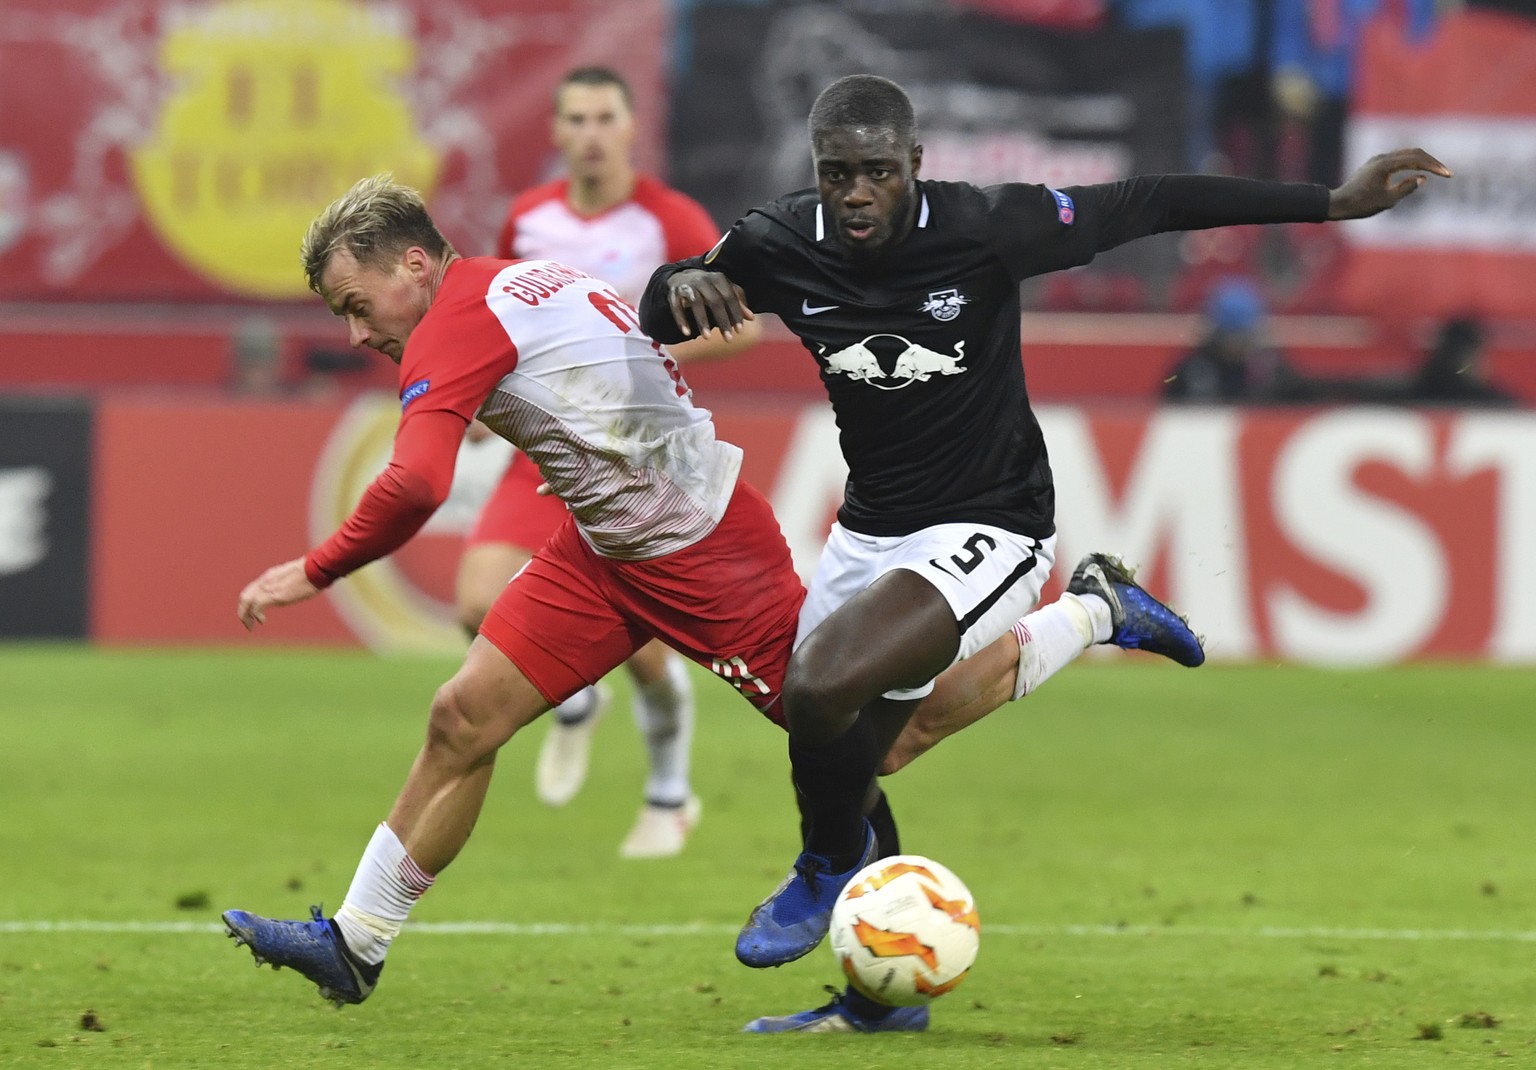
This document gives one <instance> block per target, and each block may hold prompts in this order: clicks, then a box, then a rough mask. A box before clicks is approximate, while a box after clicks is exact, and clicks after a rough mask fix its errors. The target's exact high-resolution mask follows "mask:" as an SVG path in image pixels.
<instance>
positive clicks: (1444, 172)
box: [1328, 149, 1451, 219]
mask: <svg viewBox="0 0 1536 1070" xmlns="http://www.w3.org/2000/svg"><path fill="white" fill-rule="evenodd" d="M1404 171H1419V172H1425V171H1427V172H1428V173H1429V174H1431V175H1439V176H1440V177H1441V178H1450V177H1451V169H1450V168H1449V167H1447V166H1445V164H1443V163H1441V162H1440V161H1439V160H1437V159H1435V158H1434V157H1433V156H1431V155H1430V154H1429V153H1427V152H1425V151H1424V150H1423V149H1398V150H1396V151H1395V152H1384V153H1382V154H1381V155H1380V156H1372V157H1371V158H1370V159H1369V160H1367V161H1365V163H1364V164H1363V165H1362V166H1361V168H1360V170H1358V171H1356V172H1355V173H1354V174H1352V175H1350V176H1349V178H1348V179H1347V180H1346V181H1345V182H1344V184H1343V185H1342V186H1340V187H1339V188H1338V189H1336V190H1331V191H1330V192H1329V194H1328V218H1329V219H1365V218H1366V217H1367V216H1373V215H1375V214H1376V213H1378V212H1385V211H1386V210H1387V209H1388V208H1391V207H1392V206H1393V205H1395V204H1397V202H1398V201H1400V200H1402V199H1403V198H1404V197H1406V196H1408V195H1409V194H1410V193H1412V192H1413V191H1414V190H1416V189H1418V188H1419V187H1420V186H1422V185H1423V184H1424V183H1425V182H1427V181H1429V179H1428V177H1427V176H1426V175H1424V174H1413V175H1408V176H1407V177H1405V178H1400V179H1397V180H1396V181H1394V176H1396V175H1400V174H1402V173H1403V172H1404Z"/></svg>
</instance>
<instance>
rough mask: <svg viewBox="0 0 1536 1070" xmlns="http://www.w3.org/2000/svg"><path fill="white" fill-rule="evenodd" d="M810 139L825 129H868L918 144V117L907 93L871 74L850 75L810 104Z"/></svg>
mask: <svg viewBox="0 0 1536 1070" xmlns="http://www.w3.org/2000/svg"><path fill="white" fill-rule="evenodd" d="M809 125H810V130H811V139H812V140H813V141H814V140H815V138H816V136H817V135H818V134H821V133H823V132H825V131H828V130H834V129H840V128H843V127H849V126H869V127H876V128H878V129H881V130H891V131H894V132H895V134H896V137H897V138H898V139H899V140H901V141H904V142H907V143H909V144H910V143H914V142H916V141H917V116H916V115H915V114H914V113H913V111H912V101H911V100H910V99H908V97H907V93H906V90H904V89H902V88H901V86H899V85H897V84H896V83H895V82H893V81H891V80H890V79H889V78H881V77H880V76H879V75H874V74H850V75H848V76H847V77H846V78H839V79H838V80H837V81H835V82H833V83H832V84H831V85H829V86H827V88H825V89H823V90H822V91H821V95H820V96H818V97H817V98H816V103H815V104H812V105H811V117H810V121H809Z"/></svg>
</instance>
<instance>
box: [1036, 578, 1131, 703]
mask: <svg viewBox="0 0 1536 1070" xmlns="http://www.w3.org/2000/svg"><path fill="white" fill-rule="evenodd" d="M1112 630H1113V625H1112V623H1111V621H1110V615H1109V603H1107V602H1105V601H1104V599H1102V598H1100V597H1099V596H1098V595H1096V594H1084V595H1076V594H1072V593H1070V592H1068V593H1065V594H1063V595H1062V596H1061V597H1060V598H1059V599H1057V600H1056V601H1054V602H1052V603H1051V604H1050V605H1048V606H1041V607H1040V608H1039V609H1037V610H1035V611H1034V612H1033V613H1031V614H1029V615H1028V616H1026V617H1024V618H1023V619H1022V620H1020V621H1019V622H1018V623H1017V624H1015V625H1014V626H1013V637H1014V638H1015V639H1017V640H1018V641H1019V672H1018V676H1017V677H1016V678H1015V679H1014V684H1013V697H1014V698H1015V699H1020V698H1023V697H1024V696H1025V695H1028V694H1031V693H1033V692H1034V691H1035V689H1036V688H1038V687H1039V686H1040V685H1041V684H1043V683H1045V682H1046V681H1047V680H1049V679H1050V678H1051V677H1052V676H1054V675H1055V674H1056V673H1058V672H1060V671H1061V670H1062V669H1064V668H1066V667H1067V666H1068V665H1070V664H1071V663H1072V662H1073V661H1074V660H1076V658H1077V656H1078V655H1079V654H1081V653H1082V652H1083V651H1085V650H1087V649H1088V648H1089V647H1090V646H1093V645H1094V644H1095V643H1102V642H1105V641H1107V640H1108V639H1109V633H1110V632H1111V631H1112Z"/></svg>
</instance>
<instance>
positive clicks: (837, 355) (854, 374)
mask: <svg viewBox="0 0 1536 1070" xmlns="http://www.w3.org/2000/svg"><path fill="white" fill-rule="evenodd" d="M820 348H821V358H822V359H823V360H824V361H826V370H827V374H828V375H846V376H847V377H848V378H850V379H854V380H856V381H858V382H862V383H869V384H870V385H871V386H874V387H877V388H879V389H881V390H900V389H902V388H903V387H906V386H910V385H912V384H913V383H926V382H927V381H928V380H929V379H932V378H933V377H934V376H935V375H959V374H960V373H962V372H964V371H965V370H966V369H965V368H963V367H961V361H963V360H964V359H965V341H964V340H963V339H962V340H961V341H959V342H956V343H955V352H954V355H950V354H948V353H940V352H939V351H938V350H936V349H929V348H928V347H927V346H924V345H919V344H918V343H917V342H912V341H909V340H908V339H906V338H903V337H902V336H901V335H899V334H872V335H870V336H869V337H868V338H865V339H864V340H863V341H862V342H855V343H854V344H853V345H851V346H846V347H844V348H843V349H839V350H836V351H834V352H830V353H829V352H827V348H826V347H825V346H822V347H820ZM882 356H884V358H885V362H886V363H885V364H882V362H881V357H882ZM887 365H888V366H889V367H890V369H891V370H890V371H886V370H885V368H886V366H887Z"/></svg>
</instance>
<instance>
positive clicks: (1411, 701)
mask: <svg viewBox="0 0 1536 1070" xmlns="http://www.w3.org/2000/svg"><path fill="white" fill-rule="evenodd" d="M453 668H454V665H453V664H452V663H451V662H447V661H442V660H435V659H409V658H397V659H381V658H375V657H371V656H369V655H366V654H361V653H311V652H270V651H264V652H227V651H218V652H214V651H183V652H175V653H168V652H156V651H142V652H136V651H119V652H100V651H93V650H89V649H85V648H77V647H28V646H12V647H0V865H3V869H4V877H5V879H4V880H3V881H0V1066H22V1067H34V1066H35V1067H135V1068H138V1067H153V1068H167V1067H198V1068H204V1067H215V1066H217V1067H261V1068H272V1067H412V1068H419V1067H464V1068H470V1067H476V1068H478V1067H485V1066H531V1067H540V1068H543V1067H555V1068H563V1067H666V1068H676V1070H687V1068H709V1070H721V1068H734V1067H753V1068H759V1067H761V1068H770V1070H771V1068H774V1067H795V1068H797V1070H803V1068H806V1067H819V1066H828V1067H831V1066H838V1067H866V1066H876V1065H884V1064H887V1063H892V1064H897V1065H903V1066H923V1067H927V1066H942V1067H982V1066H986V1067H1066V1068H1074V1067H1104V1068H1142V1067H1146V1068H1153V1067H1157V1068H1162V1067H1169V1066H1179V1065H1186V1064H1188V1065H1205V1066H1212V1067H1222V1068H1248V1067H1273V1068H1291V1067H1341V1066H1349V1067H1360V1066H1373V1067H1374V1066H1381V1067H1399V1066H1402V1067H1411V1066H1435V1067H1445V1066H1453V1065H1454V1066H1463V1065H1470V1064H1472V1063H1487V1064H1489V1065H1505V1066H1508V1065H1521V1064H1522V1062H1523V1063H1525V1064H1530V1063H1531V1061H1532V1060H1536V1005H1533V1003H1532V1000H1531V993H1532V977H1533V975H1536V835H1533V823H1532V818H1533V816H1536V775H1533V762H1532V756H1533V755H1536V673H1532V672H1530V671H1516V670H1493V669H1487V668H1476V667H1463V666H1420V667H1411V668H1400V669H1392V670H1388V671H1375V672H1322V671H1312V670H1305V669H1298V668H1284V667H1229V666H1210V667H1207V668H1204V669H1201V670H1199V671H1195V672H1190V671H1186V670H1179V669H1175V668H1172V667H1168V666H1165V665H1162V664H1159V663H1155V662H1153V661H1152V660H1151V659H1148V658H1144V657H1141V656H1130V655H1127V656H1118V655H1111V656H1109V657H1107V658H1102V659H1098V658H1095V659H1089V660H1088V661H1086V662H1085V663H1082V664H1079V665H1076V666H1074V667H1072V668H1071V669H1069V670H1067V671H1066V672H1065V673H1063V674H1062V675H1061V676H1060V677H1058V678H1057V679H1056V680H1053V681H1052V682H1051V683H1050V684H1049V685H1048V687H1047V689H1046V690H1044V691H1042V692H1041V693H1040V694H1039V695H1037V696H1035V697H1033V698H1031V699H1029V700H1026V701H1025V702H1022V703H1017V704H1014V705H1012V706H1010V707H1007V708H1005V709H1004V710H1001V711H999V712H998V713H996V714H994V715H993V716H992V717H991V718H989V719H988V720H987V721H985V722H983V723H981V724H980V725H978V726H976V727H974V728H972V729H970V730H968V731H967V732H965V733H963V734H961V735H959V736H956V737H954V738H952V739H950V740H948V741H947V742H946V743H944V744H943V745H941V746H940V747H939V748H938V749H937V750H935V751H933V752H932V753H931V754H929V755H928V756H926V757H925V758H923V759H921V760H920V761H919V762H918V763H917V764H915V765H914V766H912V767H911V768H910V769H908V770H906V771H904V772H903V773H901V774H899V775H897V776H896V777H894V778H891V779H890V780H888V781H887V787H888V789H889V790H890V792H891V796H892V800H893V805H894V808H895V811H896V814H897V816H898V818H899V819H900V820H901V823H902V828H903V832H904V847H905V849H906V850H908V851H910V852H913V853H922V854H929V855H932V856H934V857H936V858H938V859H940V860H941V861H943V862H945V863H946V864H948V865H949V866H950V867H951V868H953V869H954V870H955V871H956V872H958V873H959V874H960V875H961V876H962V877H963V878H964V879H965V880H966V881H967V882H968V883H969V884H970V886H971V888H972V890H973V891H974V892H975V893H976V896H977V900H978V904H979V907H980V912H981V917H982V922H983V932H982V945H981V957H980V959H979V961H978V963H977V966H976V968H975V970H974V971H973V972H972V975H971V977H970V978H969V979H968V980H967V981H966V983H965V984H964V985H962V986H961V987H960V989H959V990H958V991H957V992H955V993H954V994H953V995H951V996H948V997H946V998H945V999H943V1000H941V1001H940V1002H939V1003H937V1004H936V1005H935V1007H934V1025H933V1029H932V1031H931V1032H929V1033H927V1034H925V1035H921V1036H913V1035H901V1036H875V1037H836V1036H791V1037H763V1036H746V1035H742V1034H740V1033H739V1032H737V1030H738V1029H739V1028H740V1026H741V1024H742V1023H743V1022H744V1021H746V1020H747V1019H748V1018H751V1017H754V1016H756V1015H759V1014H767V1013H783V1012H789V1011H793V1010H798V1009H802V1008H804V1007H807V1006H811V1005H813V1004H815V1003H819V1002H821V997H822V993H821V986H822V985H823V984H825V983H828V982H830V981H831V980H832V979H833V977H834V970H833V963H832V960H831V956H830V954H829V953H827V952H825V951H820V950H818V951H817V952H816V953H814V954H813V955H811V956H810V957H809V958H808V959H805V960H802V961H801V962H799V963H795V964H793V965H791V966H788V967H785V968H783V969H779V970H769V971H763V972H755V971H750V970H747V969H745V968H743V967H741V966H739V965H737V964H736V962H735V960H734V958H733V956H732V954H731V947H732V942H733V934H734V932H735V929H736V926H737V925H738V924H739V923H740V922H741V920H742V919H743V918H744V917H745V915H746V912H747V910H748V909H749V908H750V907H751V905H752V904H753V903H755V902H756V901H757V900H758V899H759V898H760V897H761V896H762V895H763V894H764V893H766V892H767V891H768V889H769V888H771V887H772V886H773V884H774V883H775V882H776V881H777V880H778V879H779V878H780V877H781V876H782V874H783V872H784V870H785V869H786V868H787V866H788V864H789V862H790V860H791V858H792V856H793V853H794V842H793V840H794V817H793V811H792V806H791V802H790V797H789V784H788V767H787V759H786V757H785V748H784V740H783V738H782V736H781V734H780V733H779V732H778V730H777V729H774V728H773V727H772V726H770V725H768V724H766V723H765V722H762V721H761V720H760V719H759V718H758V717H757V716H756V715H755V714H754V713H753V712H752V711H751V710H750V709H749V707H747V705H746V704H745V703H743V702H741V701H740V700H739V699H737V698H735V697H734V696H733V695H732V694H731V692H729V690H728V689H726V688H725V687H724V685H722V684H719V683H718V682H715V681H711V680H708V679H706V678H705V677H704V676H703V675H702V674H700V675H699V677H698V678H697V683H698V688H699V692H700V697H701V702H700V707H701V708H700V712H699V720H698V730H697V745H696V748H695V767H696V782H697V786H698V790H699V792H700V794H701V795H702V796H703V799H704V804H705V810H704V821H703V824H702V825H701V826H700V828H699V830H698V832H697V834H696V836H695V838H694V840H693V842H692V843H691V844H690V846H689V849H688V851H687V852H686V853H685V855H684V856H683V857H681V858H679V859H675V860H668V861H662V862H648V863H642V862H623V861H620V860H619V859H618V858H617V855H616V849H617V846H618V843H619V841H620V839H621V838H622V837H623V834H624V832H625V831H626V829H627V828H628V825H629V822H630V820H631V819H632V817H633V815H634V810H635V807H636V806H637V804H638V801H639V800H638V797H639V789H640V783H641V779H642V776H643V763H642V759H641V752H640V747H639V744H638V741H637V739H636V735H635V732H634V729H633V727H632V726H631V725H630V724H629V723H628V720H629V719H628V715H627V713H626V711H625V707H626V705H627V704H626V703H625V702H624V701H623V697H622V683H621V684H619V685H618V689H619V690H620V701H618V702H617V703H616V704H615V706H614V708H613V709H612V710H611V711H610V714H609V717H608V719H607V720H606V722H605V723H604V724H603V725H602V726H601V728H600V729H599V736H598V746H597V749H596V752H595V757H594V766H593V773H592V779H591V781H590V782H589V784H588V787H587V789H586V791H584V792H583V793H582V795H580V796H579V797H578V798H577V800H576V801H575V802H574V803H572V804H571V805H570V806H569V807H567V808H566V809H564V810H559V811H552V810H548V809H546V808H544V807H542V806H540V805H539V804H538V803H537V802H536V801H535V800H534V798H533V793H532V787H531V767H532V760H533V754H534V751H535V749H536V746H535V744H536V743H537V741H538V739H539V738H540V737H541V735H542V731H543V726H542V725H535V726H534V727H533V728H532V729H531V730H530V731H529V732H528V733H527V734H525V735H524V736H522V737H519V738H518V739H516V740H514V741H513V742H512V743H511V744H510V745H509V747H508V748H507V749H506V751H505V752H504V753H503V755H502V759H501V762H500V768H499V769H498V771H497V777H496V783H495V784H494V785H493V787H492V793H491V799H490V802H489V805H488V807H487V810H486V812H485V814H484V816H483V817H482V819H481V821H480V825H479V828H478V829H477V830H476V833H475V836H474V838H473V840H472V841H471V842H470V845H469V847H468V848H467V849H466V851H465V853H464V854H463V855H462V856H461V857H460V859H459V861H458V862H457V863H456V864H455V865H454V867H453V868H451V869H450V870H448V871H447V873H446V874H445V875H444V876H443V878H442V879H441V880H440V881H439V882H438V887H437V888H435V889H434V890H433V891H432V893H431V894H430V895H428V896H427V897H426V898H425V899H424V900H423V901H422V904H421V906H420V907H419V908H418V909H417V912H416V919H415V920H417V921H420V922H424V923H432V924H431V925H430V926H427V927H425V928H424V929H422V930H419V931H416V932H411V931H409V930H408V931H407V932H406V933H405V934H404V935H403V936H402V937H401V939H400V940H399V941H398V942H397V943H396V944H395V948H394V952H393V954H392V956H391V959H390V963H389V967H388V969H386V970H385V972H384V976H383V980H382V983H381V984H380V987H379V990H378V992H377V993H376V995H375V996H374V997H373V999H371V1000H370V1001H369V1002H368V1003H367V1004H365V1005H363V1006H361V1007H349V1008H346V1009H344V1010H341V1011H336V1010H334V1009H332V1008H331V1007H329V1006H328V1005H325V1004H323V1003H321V1002H320V1000H319V999H318V998H317V996H316V993H315V990H314V988H313V986H312V985H310V984H308V983H307V982H303V981H302V980H301V979H300V978H298V977H297V976H296V975H294V974H292V973H291V972H288V971H283V972H281V973H277V974H274V973H272V972H271V971H269V970H261V971H259V972H258V971H257V970H255V969H252V966H251V959H250V956H249V954H248V953H247V952H246V951H244V950H243V949H236V948H235V947H234V946H233V945H232V944H231V943H230V942H229V941H227V940H226V939H225V938H224V937H223V936H222V935H221V934H220V933H219V932H218V931H217V930H216V928H215V922H216V920H217V914H218V911H219V910H220V909H223V908H225V907H230V906H239V907H244V908H247V909H252V910H257V911H260V912H263V913H268V914H277V915H286V916H301V915H302V914H303V912H304V911H305V910H306V908H307V907H308V905H309V904H310V903H311V902H323V903H324V904H326V906H328V907H332V908H334V907H335V906H336V905H337V904H339V902H340V900H341V897H342V895H343V894H344V892H345V890H346V885H347V882H348V880H349V879H350V876H351V873H352V869H353V866H354V864H355V862H356V859H357V856H358V854H359V853H360V851H361V850H362V848H363V846H364V844H365V843H366V841H367V839H368V836H369V834H370V831H371V829H372V827H373V825H374V824H375V823H376V822H377V821H378V820H379V819H380V818H381V817H382V816H383V814H384V813H385V812H386V810H387V808H388V806H389V803H390V801H391V800H392V798H393V796H394V792H395V790H396V788H397V787H398V785H399V782H400V780H401V778H402V777H403V775H404V773H405V771H406V768H407V766H408V765H409V763H410V760H411V758H412V756H413V755H414V753H415V750H416V747H417V745H418V743H419V741H420V738H421V733H422V725H423V723H424V715H425V709H426V706H427V702H428V700H429V698H430V696H431V694H432V692H433V690H434V688H435V687H436V686H437V684H438V683H439V682H440V681H441V680H442V679H445V678H446V677H447V676H448V675H449V674H450V673H451V672H452V670H453ZM453 922H485V923H493V924H491V925H487V926H485V927H483V931H479V932H475V931H465V930H454V929H452V927H451V926H448V925H447V924H446V923H453ZM79 923H87V924H79ZM541 926H544V927H545V928H540V927H541Z"/></svg>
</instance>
